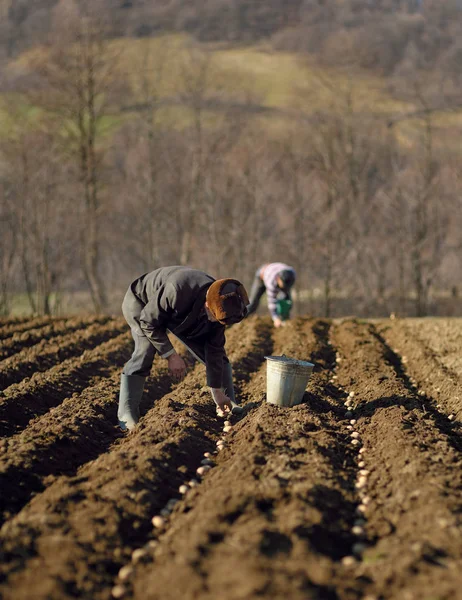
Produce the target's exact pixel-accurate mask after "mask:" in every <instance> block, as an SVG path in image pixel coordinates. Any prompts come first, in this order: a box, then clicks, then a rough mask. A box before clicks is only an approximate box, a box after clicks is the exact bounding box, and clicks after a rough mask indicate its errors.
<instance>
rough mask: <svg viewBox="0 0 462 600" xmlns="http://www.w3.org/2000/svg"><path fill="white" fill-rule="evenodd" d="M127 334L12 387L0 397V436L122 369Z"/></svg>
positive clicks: (8, 434)
mask: <svg viewBox="0 0 462 600" xmlns="http://www.w3.org/2000/svg"><path fill="white" fill-rule="evenodd" d="M129 336H130V334H129V333H123V334H121V335H119V336H118V337H116V338H114V339H112V340H109V341H108V342H105V343H104V344H101V346H99V347H98V348H95V349H94V350H86V351H85V352H83V354H82V355H81V356H79V357H78V358H70V359H68V360H65V361H64V362H63V363H62V364H60V365H57V366H55V367H53V368H51V369H49V370H48V371H45V373H36V374H35V375H33V377H31V379H29V380H27V382H24V383H20V384H13V385H11V386H10V387H9V388H7V389H6V390H5V391H4V392H3V393H2V394H1V395H0V435H2V436H10V435H14V434H15V433H18V432H19V431H20V430H21V429H24V428H25V427H26V426H27V425H28V423H29V422H30V420H31V419H33V418H34V417H37V416H39V415H42V414H44V413H45V412H47V411H48V410H49V409H50V408H52V407H53V406H57V405H58V404H60V403H61V402H62V401H63V400H64V399H65V398H66V397H68V396H69V395H72V394H73V393H78V392H81V391H82V390H83V389H85V388H86V387H88V386H89V385H93V382H95V381H97V380H98V379H99V378H100V377H107V376H108V374H110V372H111V370H112V368H113V365H114V364H116V365H120V366H121V365H122V364H123V362H124V358H125V356H126V352H125V349H126V347H127V344H128V341H129V339H130V337H129Z"/></svg>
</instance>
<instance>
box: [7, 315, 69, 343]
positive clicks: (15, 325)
mask: <svg viewBox="0 0 462 600" xmlns="http://www.w3.org/2000/svg"><path fill="white" fill-rule="evenodd" d="M63 321H65V319H64V318H62V317H36V318H35V319H31V318H26V319H19V320H15V319H11V320H8V322H5V323H2V325H1V327H0V340H6V339H8V338H9V337H11V336H12V335H15V334H17V333H23V332H24V331H28V330H30V329H34V328H36V327H43V326H44V325H50V324H52V323H62V322H63Z"/></svg>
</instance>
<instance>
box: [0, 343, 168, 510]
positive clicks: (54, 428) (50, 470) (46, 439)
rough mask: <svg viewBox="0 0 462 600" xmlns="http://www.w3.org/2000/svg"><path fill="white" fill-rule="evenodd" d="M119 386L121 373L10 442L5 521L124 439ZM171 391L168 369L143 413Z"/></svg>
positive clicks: (5, 455) (0, 501)
mask: <svg viewBox="0 0 462 600" xmlns="http://www.w3.org/2000/svg"><path fill="white" fill-rule="evenodd" d="M128 356H129V355H128V354H127V356H126V357H125V358H128ZM119 386H120V368H117V369H114V373H113V374H112V376H111V377H109V378H107V379H104V380H103V381H101V382H99V383H98V384H97V385H95V386H93V387H91V388H87V389H86V390H84V391H83V392H82V393H81V394H80V395H77V394H74V396H73V397H72V398H68V399H66V400H65V401H64V402H63V403H62V404H60V405H59V406H57V407H56V408H54V409H52V410H51V411H49V412H48V413H47V414H45V415H43V416H42V417H40V418H38V419H35V420H34V421H33V422H32V423H31V424H30V425H29V426H28V427H27V428H26V429H25V430H24V431H23V432H22V433H21V434H19V435H17V436H14V437H12V438H9V439H8V440H6V443H5V444H4V447H3V448H2V449H1V451H0V487H1V488H2V490H3V493H2V497H1V498H0V514H1V515H3V519H2V522H3V521H4V520H6V519H7V518H10V517H11V515H13V514H15V513H17V512H18V511H19V510H20V509H21V508H22V507H23V506H24V505H25V504H26V503H27V502H28V500H29V499H30V497H31V495H32V494H36V493H37V492H40V491H42V490H43V489H44V488H45V487H46V486H47V485H50V484H51V483H52V480H53V478H55V477H57V476H59V475H63V474H67V475H71V474H74V472H75V471H76V469H77V468H78V467H80V466H81V465H83V464H84V463H86V462H88V461H90V460H94V459H95V458H97V457H98V456H99V455H100V454H103V453H104V452H106V451H107V450H108V448H109V446H110V445H111V444H112V443H113V442H114V441H115V440H116V439H117V438H118V437H121V436H123V433H122V432H121V431H120V430H119V428H118V427H117V402H118V392H119ZM171 387H172V380H171V377H170V375H169V374H168V371H167V370H166V368H165V367H161V368H160V369H157V372H156V373H155V374H152V375H151V376H150V377H149V378H148V380H147V385H146V390H145V395H144V400H143V406H142V407H141V408H142V412H145V410H146V407H147V405H148V404H149V405H150V406H151V405H152V404H153V403H154V402H155V401H156V400H158V399H159V398H160V397H162V396H163V395H164V394H166V393H167V392H168V391H169V390H170V388H171ZM49 476H53V477H49Z"/></svg>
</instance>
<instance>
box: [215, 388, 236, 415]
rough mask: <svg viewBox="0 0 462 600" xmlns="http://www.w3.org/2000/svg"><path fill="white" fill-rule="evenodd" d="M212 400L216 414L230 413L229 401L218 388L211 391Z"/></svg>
mask: <svg viewBox="0 0 462 600" xmlns="http://www.w3.org/2000/svg"><path fill="white" fill-rule="evenodd" d="M212 395H213V399H214V400H215V404H216V405H217V412H218V411H219V410H220V411H221V412H222V413H223V414H226V413H230V412H231V408H232V405H231V400H230V399H229V398H228V396H227V395H226V394H225V393H224V392H223V390H221V389H220V388H213V389H212Z"/></svg>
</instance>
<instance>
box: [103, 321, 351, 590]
mask: <svg viewBox="0 0 462 600" xmlns="http://www.w3.org/2000/svg"><path fill="white" fill-rule="evenodd" d="M316 325H317V330H319V332H320V333H319V334H315V333H314V332H313V326H314V323H313V322H312V321H310V320H303V319H297V320H296V321H293V322H291V323H289V324H288V325H287V326H286V327H285V328H284V330H278V331H276V332H275V333H274V342H273V347H272V353H273V354H281V353H282V352H283V351H284V353H285V354H286V355H289V356H294V357H296V358H297V357H298V358H303V359H309V358H311V357H312V356H313V357H314V356H316V357H317V359H318V364H319V368H318V369H317V370H316V372H315V373H314V374H313V380H312V382H311V384H310V392H309V393H308V394H307V395H306V398H305V400H306V403H304V404H302V405H300V406H297V407H294V408H281V407H276V406H272V405H270V404H267V403H266V402H265V401H264V391H265V386H266V380H265V376H264V374H265V371H266V365H265V364H264V363H262V366H261V368H260V369H259V370H258V371H257V372H256V373H255V374H254V376H253V377H252V378H251V379H250V380H247V381H245V382H243V383H241V385H240V390H239V391H240V395H241V397H243V398H245V400H246V406H247V408H248V411H247V414H246V415H245V416H244V417H243V418H241V419H238V420H237V421H236V422H233V419H232V418H231V419H230V421H229V422H227V423H225V425H224V428H223V432H224V434H225V435H224V438H223V439H222V440H219V442H218V446H217V451H214V452H212V453H211V454H210V455H209V454H207V455H206V456H205V455H204V461H205V464H204V465H203V467H201V473H202V476H203V482H202V484H201V485H199V486H196V485H194V486H189V487H182V489H181V490H180V491H181V492H182V493H185V498H184V499H183V500H182V501H181V502H180V503H177V504H176V505H175V507H174V512H173V515H172V518H170V521H169V522H168V523H166V522H165V521H164V520H163V518H161V517H162V515H160V516H158V517H156V521H155V523H154V525H155V526H156V527H157V525H159V526H160V528H159V535H158V539H157V540H156V543H155V548H154V549H153V551H152V552H149V555H148V556H144V560H143V561H138V560H137V558H138V555H137V556H136V557H133V558H134V560H133V563H132V564H131V565H130V566H127V567H124V568H123V569H122V570H121V572H120V573H119V582H118V583H117V585H116V586H115V587H114V589H113V595H114V596H115V597H123V596H127V597H135V598H149V599H157V598H159V599H160V598H162V599H163V600H167V599H169V598H178V597H182V598H183V599H184V600H187V599H188V598H197V597H201V598H217V597H220V598H223V599H226V598H230V599H231V598H253V597H254V596H255V597H256V596H258V597H267V598H278V597H282V596H286V597H290V598H306V597H319V598H321V597H330V595H331V594H332V593H333V591H332V590H333V589H334V585H335V586H336V587H337V589H338V590H340V591H341V590H345V587H346V584H345V581H344V575H345V573H346V572H348V570H347V567H345V566H344V565H342V564H341V558H342V557H344V556H345V555H347V554H348V553H349V552H351V548H352V546H353V545H354V543H355V537H354V535H353V534H352V533H351V531H350V524H351V523H352V520H353V518H354V499H355V492H354V483H353V481H352V479H351V477H352V474H353V466H354V465H353V452H352V451H351V450H350V448H349V447H348V439H347V436H346V434H342V428H343V424H341V423H339V419H338V417H339V415H340V414H341V409H340V407H339V403H338V398H339V396H342V395H343V394H342V393H340V394H339V392H338V390H336V389H335V387H334V386H332V385H330V384H329V382H328V377H329V369H330V361H331V358H332V356H331V354H332V352H331V351H330V350H329V348H328V347H327V344H326V342H325V339H323V338H325V336H326V331H327V326H326V325H325V324H321V325H319V324H316ZM268 350H269V348H268V347H267V348H266V349H265V353H267V352H268ZM323 355H324V356H323ZM326 355H327V356H326ZM334 413H335V414H334ZM209 460H211V461H213V465H212V464H210V463H208V462H207V461H209ZM345 463H346V466H345ZM204 467H205V470H203V468H204ZM357 587H361V585H360V584H359V585H357ZM307 594H308V596H307ZM345 597H346V596H345Z"/></svg>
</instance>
